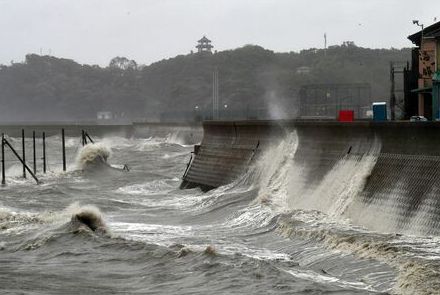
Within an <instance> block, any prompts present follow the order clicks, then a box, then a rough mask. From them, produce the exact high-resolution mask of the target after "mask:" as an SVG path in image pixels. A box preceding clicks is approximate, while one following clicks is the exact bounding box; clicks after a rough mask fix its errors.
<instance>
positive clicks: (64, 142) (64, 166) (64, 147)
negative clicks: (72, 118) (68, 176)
mask: <svg viewBox="0 0 440 295" xmlns="http://www.w3.org/2000/svg"><path fill="white" fill-rule="evenodd" d="M61 140H62V146H63V171H66V139H65V137H64V128H63V129H61Z"/></svg>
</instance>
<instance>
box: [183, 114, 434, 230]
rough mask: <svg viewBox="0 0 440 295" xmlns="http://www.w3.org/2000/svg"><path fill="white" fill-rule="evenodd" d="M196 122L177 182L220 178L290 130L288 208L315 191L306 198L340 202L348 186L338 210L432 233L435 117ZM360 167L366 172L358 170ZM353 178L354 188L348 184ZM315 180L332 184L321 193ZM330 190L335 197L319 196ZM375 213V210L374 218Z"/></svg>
mask: <svg viewBox="0 0 440 295" xmlns="http://www.w3.org/2000/svg"><path fill="white" fill-rule="evenodd" d="M203 127H204V137H203V140H202V144H201V146H200V148H199V151H198V153H197V155H195V157H194V159H193V161H192V163H191V166H190V168H189V170H188V172H187V173H186V175H185V177H184V180H183V182H182V187H184V188H185V187H195V186H200V187H202V188H204V189H210V188H215V187H218V186H221V185H225V184H228V183H230V182H232V181H233V180H234V179H236V178H237V177H239V176H240V175H241V174H242V173H244V172H246V171H247V169H248V168H249V166H250V165H252V162H255V161H256V159H257V158H258V157H259V155H261V154H264V153H267V152H269V153H270V151H271V147H273V146H276V145H278V144H280V142H282V141H283V140H284V138H286V136H287V135H289V134H292V133H294V134H295V137H296V140H297V145H296V147H295V151H294V157H293V159H292V160H291V161H292V163H291V167H292V169H291V170H290V171H291V172H290V173H291V174H292V177H291V178H292V179H291V181H290V182H291V183H288V184H286V185H287V187H288V190H287V192H288V194H289V195H291V196H289V198H291V200H290V201H291V205H292V207H295V206H296V205H298V204H300V203H303V204H304V202H303V201H304V199H307V198H311V196H312V195H314V194H317V193H319V194H321V195H322V196H320V198H318V199H316V200H314V203H320V202H322V203H323V204H325V203H326V202H327V203H328V206H331V205H332V202H342V201H341V200H338V199H337V198H338V197H339V196H340V195H343V194H344V190H346V191H348V190H350V194H352V195H351V196H349V197H350V202H349V203H347V204H345V205H344V206H343V208H342V209H341V214H344V215H346V216H349V217H350V218H352V219H353V220H355V221H356V220H358V221H359V223H362V224H368V225H370V226H371V227H373V228H378V229H384V230H395V231H417V232H424V233H426V232H427V233H438V232H440V229H439V225H440V148H439V147H440V124H438V123H436V122H430V123H427V122H420V123H413V122H384V123H375V122H353V123H339V122H307V121H259V122H258V121H256V122H206V123H205V124H204V126H203ZM293 148H294V147H292V149H293ZM276 156H277V155H275V154H274V155H273V157H274V158H275V157H276ZM266 157H267V155H266ZM270 157H271V155H269V158H270ZM366 166H368V169H366V168H365V167H366ZM347 167H350V168H347ZM360 170H365V171H366V172H363V173H364V174H362V175H358V174H359V173H358V172H359V171H360ZM298 171H300V172H298ZM294 174H295V175H297V176H296V177H294V176H293V175H294ZM298 175H299V176H298ZM354 175H356V177H357V178H356V179H354V177H355V176H354ZM287 178H288V179H289V175H288V177H287ZM358 178H359V179H358ZM353 182H356V183H357V185H358V186H359V187H358V188H357V189H356V190H354V191H351V190H352V186H353ZM338 184H340V186H338ZM323 185H327V186H331V187H332V188H330V187H329V189H328V190H329V191H328V192H327V191H326V190H325V189H323V188H322V186H323ZM344 186H346V187H345V188H344ZM335 187H337V189H335ZM318 188H319V192H317V190H318ZM330 190H332V192H330ZM331 193H332V194H336V196H327V194H331ZM298 196H299V197H298ZM299 198H301V199H302V200H300V199H299ZM298 206H299V205H298ZM307 206H308V207H307V209H315V207H316V208H320V206H318V204H310V203H309V204H307ZM321 207H325V206H321ZM378 212H382V213H383V214H381V216H382V219H380V220H379V219H378V218H377V217H376V216H378V215H377V213H378ZM381 227H383V228H381Z"/></svg>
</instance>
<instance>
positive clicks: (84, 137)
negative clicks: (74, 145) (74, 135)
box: [81, 130, 86, 146]
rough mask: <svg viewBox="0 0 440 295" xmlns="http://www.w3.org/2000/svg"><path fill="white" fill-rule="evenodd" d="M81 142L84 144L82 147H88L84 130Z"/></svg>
mask: <svg viewBox="0 0 440 295" xmlns="http://www.w3.org/2000/svg"><path fill="white" fill-rule="evenodd" d="M81 142H82V146H85V145H86V135H85V132H84V130H81Z"/></svg>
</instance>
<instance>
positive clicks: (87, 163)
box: [76, 143, 110, 170]
mask: <svg viewBox="0 0 440 295" xmlns="http://www.w3.org/2000/svg"><path fill="white" fill-rule="evenodd" d="M109 157H110V149H109V148H108V147H107V146H105V145H104V144H101V143H94V144H87V145H86V146H84V147H83V148H82V149H81V150H80V152H79V154H78V157H77V160H76V164H77V167H78V168H79V169H81V170H85V169H88V168H97V167H102V166H109V165H108V164H107V159H108V158H109Z"/></svg>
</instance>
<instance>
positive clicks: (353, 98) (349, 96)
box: [299, 83, 372, 119]
mask: <svg viewBox="0 0 440 295" xmlns="http://www.w3.org/2000/svg"><path fill="white" fill-rule="evenodd" d="M299 96H300V105H299V116H300V117H301V118H304V119H307V118H310V119H311V118H314V119H320V118H322V119H335V118H337V117H338V114H339V111H341V110H352V111H353V112H354V116H355V118H356V119H366V118H368V117H369V116H371V115H370V114H369V113H368V110H370V109H371V102H372V100H371V85H370V84H368V83H353V84H308V85H303V86H302V87H301V89H300V91H299Z"/></svg>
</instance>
